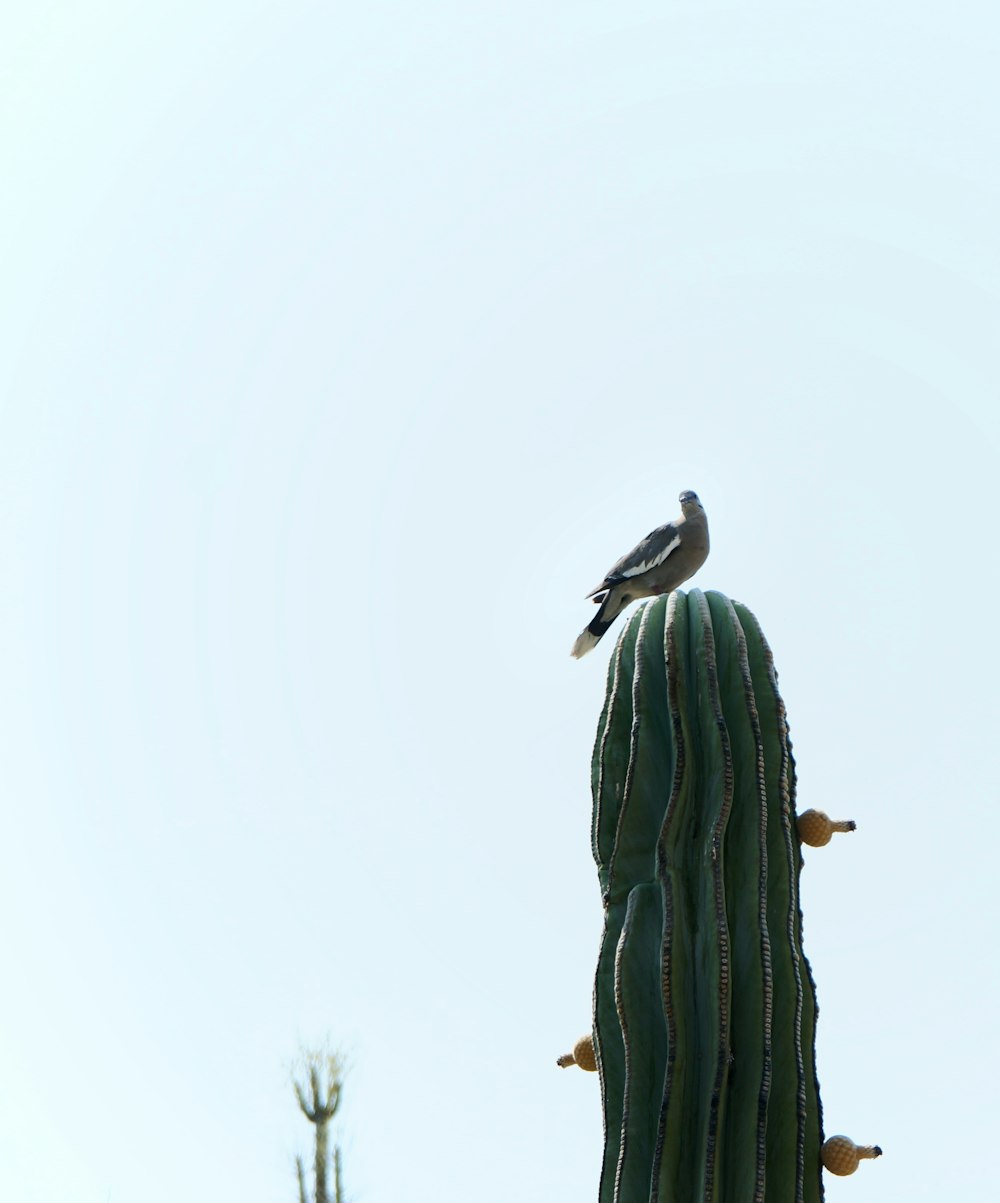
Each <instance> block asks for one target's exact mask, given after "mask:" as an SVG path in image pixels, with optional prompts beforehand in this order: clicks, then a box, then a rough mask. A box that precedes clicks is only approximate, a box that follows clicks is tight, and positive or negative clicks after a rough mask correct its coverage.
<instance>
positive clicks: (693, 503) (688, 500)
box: [677, 489, 702, 517]
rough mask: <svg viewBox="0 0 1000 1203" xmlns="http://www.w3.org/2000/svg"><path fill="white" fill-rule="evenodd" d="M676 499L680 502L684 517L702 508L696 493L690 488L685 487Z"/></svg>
mask: <svg viewBox="0 0 1000 1203" xmlns="http://www.w3.org/2000/svg"><path fill="white" fill-rule="evenodd" d="M677 500H678V501H679V502H680V503H681V511H682V512H683V513H684V515H685V516H686V517H690V516H691V515H692V514H696V513H697V512H698V511H699V510H700V509H701V508H702V505H701V502H700V501H699V500H698V494H697V493H695V492H693V491H692V490H691V489H685V490H684V492H683V493H682V494H681V495H680V497H678V499H677Z"/></svg>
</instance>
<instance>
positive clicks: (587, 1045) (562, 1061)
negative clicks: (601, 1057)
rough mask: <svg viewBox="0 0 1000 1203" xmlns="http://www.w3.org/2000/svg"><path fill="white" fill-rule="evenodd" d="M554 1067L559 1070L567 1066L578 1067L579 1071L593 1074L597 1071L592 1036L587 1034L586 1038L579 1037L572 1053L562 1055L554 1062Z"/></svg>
mask: <svg viewBox="0 0 1000 1203" xmlns="http://www.w3.org/2000/svg"><path fill="white" fill-rule="evenodd" d="M556 1065H558V1066H559V1068H560V1069H565V1068H566V1066H567V1065H579V1067H580V1068H581V1069H585V1070H587V1071H588V1072H589V1073H593V1072H594V1070H596V1069H597V1057H596V1055H595V1053H594V1038H593V1036H591V1035H590V1033H589V1032H588V1033H587V1035H586V1036H581V1037H580V1039H579V1040H578V1041H577V1042H576V1044H574V1045H573V1051H572V1052H571V1053H563V1055H562V1056H561V1057H560V1058H559V1059H558V1060H557V1061H556Z"/></svg>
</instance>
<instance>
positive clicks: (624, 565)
mask: <svg viewBox="0 0 1000 1203" xmlns="http://www.w3.org/2000/svg"><path fill="white" fill-rule="evenodd" d="M678 500H679V501H680V503H681V516H680V517H679V518H675V519H674V520H673V522H667V523H665V524H664V525H663V526H658V527H657V528H656V530H652V531H650V532H649V534H648V535H647V536H646V537H645V539H643V540H642V542H641V543H639V544H637V545H636V546H635V547H633V548H632V550H631V551H630V552H629V553H628V554H627V555H624V556H622V558H621V559H620V560H619V561H618V562H617V564H615V566H614V567H613V568H612V569H611V570H610V571H609V572H608V574H607V576H605V578H604V580H603V581H601V583H600V584H599V585H598V586H597V588H596V589H592V590H591V591H590V592H589V593H588V594H587V596H588V597H592V598H593V599H594V601H595V602H596V603H597V604H599V605H600V607H601V608H600V609H599V610H598V611H597V616H596V617H595V618H594V620H593V621H592V622H590V623H588V624H587V626H585V627H584V629H583V630H582V631H581V632H580V634H579V637H578V638H577V641H576V643H574V644H573V650H572V652H571V655H573V656H574V657H575V658H576V659H577V660H579V658H580V657H581V656H585V655H586V654H587V652H589V651H592V650H593V649H594V648H595V647H596V646H597V644H598V642H599V640H600V638H601V636H602V635H603V634H604V633H605V631H607V629H608V628H609V627H610V626H611V624H612V623H613V622H614V620H615V619H616V618H617V617H618V615H619V614H620V613H621V612H622V610H624V609H625V607H626V606H627V605H628V604H629V602H633V601H635V600H636V598H639V597H657V596H658V595H659V594H661V593H670V592H671V591H672V590H674V589H676V588H677V587H678V586H679V585H682V584H683V583H684V582H685V581H686V580H687V579H688V578H689V577H692V576H694V574H695V573H696V572H697V571H698V569H699V568H700V567H701V566H702V564H704V563H705V560H706V559H707V558H708V517H707V515H706V514H705V508H704V506H703V505H702V504H701V502H700V501H699V500H698V494H697V493H693V492H692V491H691V490H690V489H685V490H684V492H683V493H681V495H680V497H679V498H678Z"/></svg>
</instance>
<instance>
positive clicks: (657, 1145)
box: [592, 589, 823, 1203]
mask: <svg viewBox="0 0 1000 1203" xmlns="http://www.w3.org/2000/svg"><path fill="white" fill-rule="evenodd" d="M592 767H593V794H594V812H593V828H592V836H593V850H594V857H595V860H596V861H597V867H598V877H599V880H600V884H601V890H602V896H603V900H604V909H605V922H604V932H603V937H602V942H601V950H600V955H599V960H598V967H597V973H596V979H595V986H594V1044H595V1048H596V1055H597V1066H598V1070H599V1074H600V1082H601V1092H602V1103H603V1112H604V1132H605V1144H604V1157H603V1163H602V1168H601V1178H600V1192H599V1197H600V1203H647V1201H648V1203H698V1201H701V1200H704V1201H705V1203H751V1201H752V1203H819V1200H821V1199H822V1197H823V1186H822V1179H821V1158H820V1148H821V1146H822V1144H823V1115H822V1108H821V1104H820V1096H819V1086H818V1082H817V1078H816V1066H815V1028H816V1011H817V1008H816V995H815V989H814V984H813V979H812V975H811V973H810V969H809V964H808V962H807V961H806V958H805V956H804V954H803V951H802V914H801V910H800V908H799V884H798V883H799V873H800V870H801V866H802V855H801V852H800V846H799V839H798V836H797V833H796V828H795V765H794V760H793V758H792V751H791V744H790V742H789V737H788V726H787V723H786V718H785V707H784V704H783V702H782V700H781V697H780V695H779V693H778V688H777V676H776V673H775V670H774V662H773V660H772V657H771V652H770V649H769V648H768V645H767V642H766V641H765V639H764V636H763V634H762V632H761V630H760V627H759V626H758V624H757V621H756V619H755V618H754V617H753V615H752V614H751V613H750V612H749V611H748V610H747V609H746V608H745V607H744V606H742V605H740V604H738V603H734V602H731V601H730V600H729V599H728V598H726V597H724V596H723V595H722V594H719V593H713V592H709V593H703V592H701V590H697V589H693V590H691V591H690V592H689V593H687V594H684V593H682V592H680V591H677V592H675V593H672V594H671V595H670V596H669V597H663V598H658V599H656V600H654V601H651V602H649V603H647V604H646V605H645V606H644V607H642V608H641V609H639V610H637V611H636V613H635V614H633V616H632V618H631V620H630V622H629V623H628V625H627V627H626V628H625V630H624V631H623V632H622V634H621V637H620V639H619V642H618V646H617V648H616V651H615V654H614V656H613V658H612V661H611V664H610V667H609V670H608V687H607V695H606V699H605V704H604V709H603V711H602V714H601V718H600V721H599V723H598V730H597V739H596V743H595V747H594V757H593V766H592Z"/></svg>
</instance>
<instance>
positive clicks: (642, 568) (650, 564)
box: [622, 535, 681, 576]
mask: <svg viewBox="0 0 1000 1203" xmlns="http://www.w3.org/2000/svg"><path fill="white" fill-rule="evenodd" d="M680 542H681V537H680V535H674V537H673V538H672V539H671V540H670V542H669V543H668V544H667V545H666V547H664V548H663V550H662V551H660V552H658V553H657V554H656V555H655V556H653V557H652V559H650V560H643V561H642V563H641V564H636V566H635V567H634V568H626V569H625V571H624V572H623V573H622V576H638V575H639V574H640V573H641V572H649V570H650V569H651V568H656V567H658V566H659V565H660V564H662V563H663V561H664V560H665V559H666V558H667V556H668V555H670V553H671V552H672V551H673V550H674V548H675V547H679V546H680Z"/></svg>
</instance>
